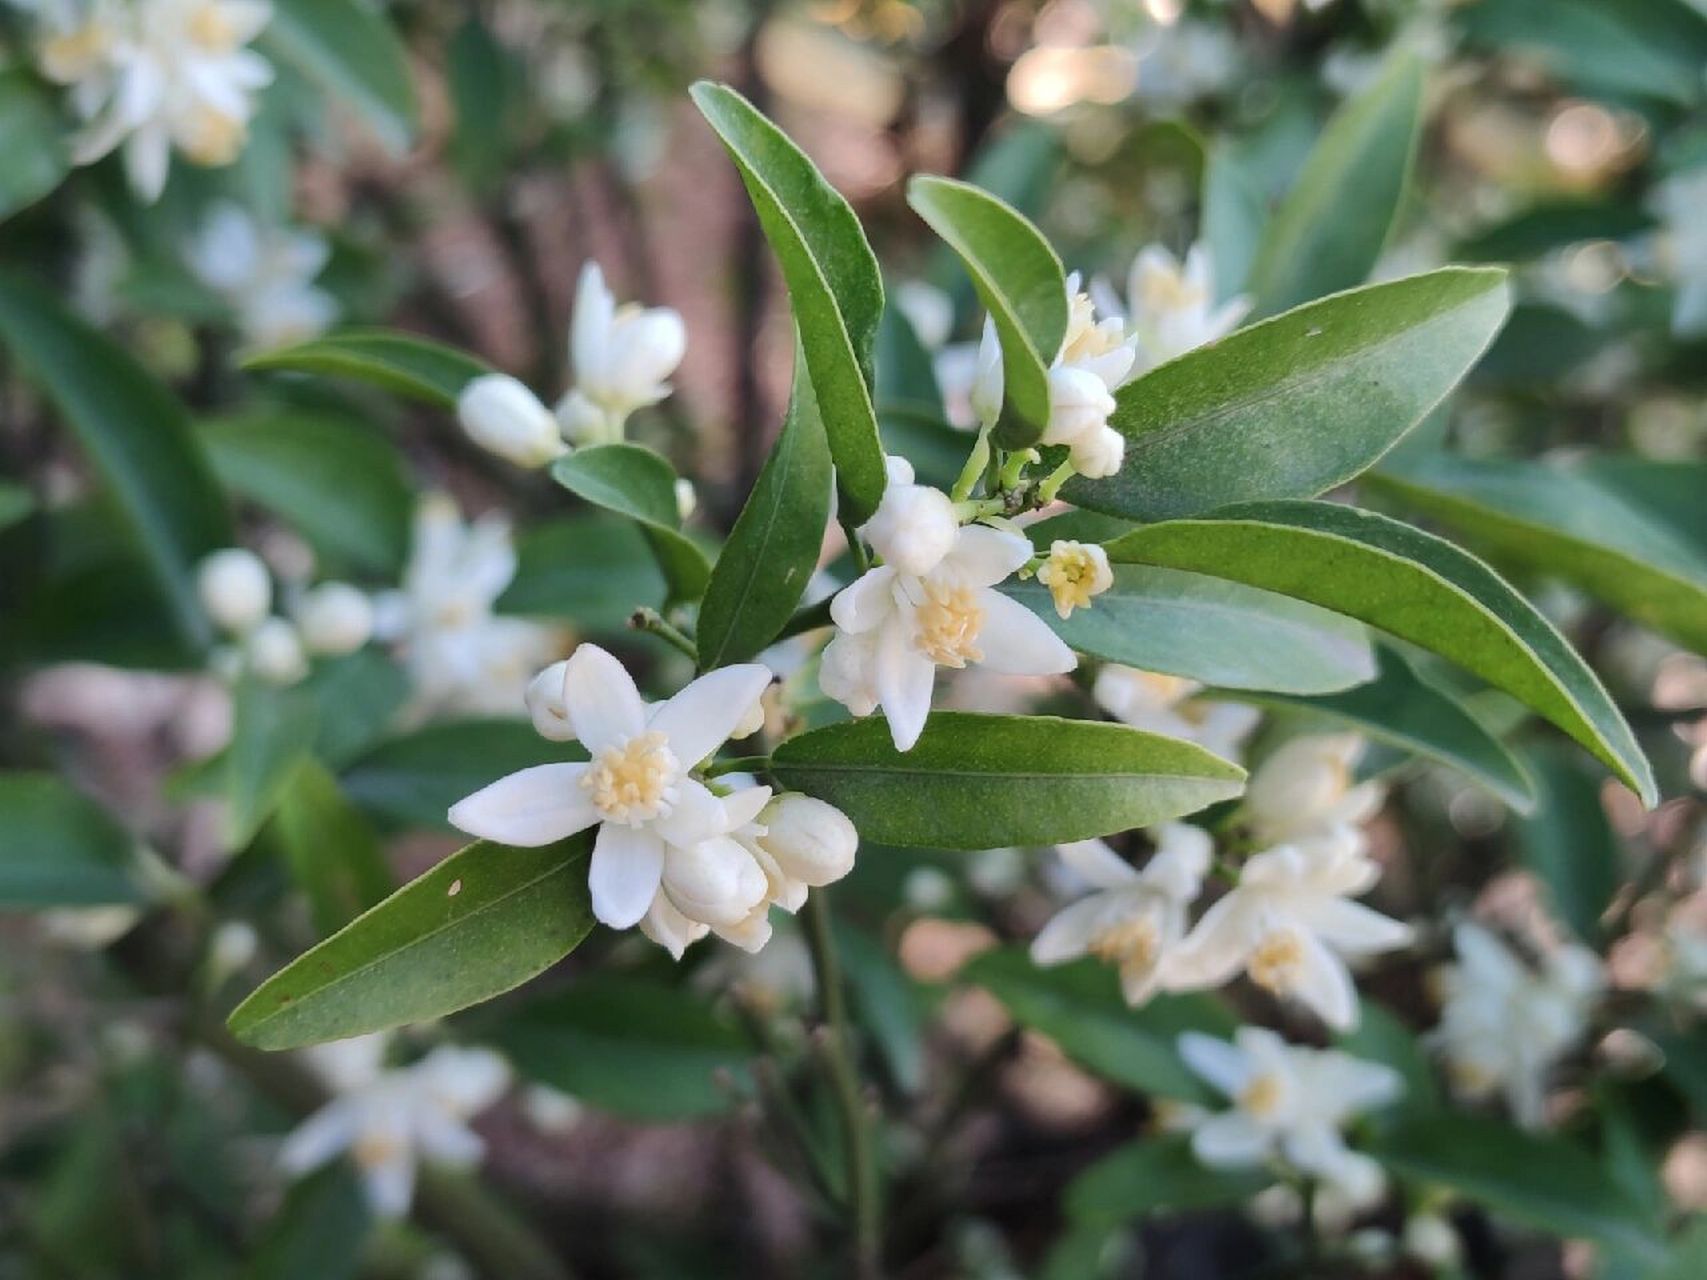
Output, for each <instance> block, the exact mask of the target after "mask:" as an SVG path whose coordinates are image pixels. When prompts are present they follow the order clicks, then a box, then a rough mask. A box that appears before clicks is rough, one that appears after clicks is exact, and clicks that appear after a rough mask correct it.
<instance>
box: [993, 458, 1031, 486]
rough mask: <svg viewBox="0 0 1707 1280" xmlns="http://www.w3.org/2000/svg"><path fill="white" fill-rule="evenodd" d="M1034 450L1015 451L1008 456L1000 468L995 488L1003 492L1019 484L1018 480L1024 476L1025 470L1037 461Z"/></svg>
mask: <svg viewBox="0 0 1707 1280" xmlns="http://www.w3.org/2000/svg"><path fill="white" fill-rule="evenodd" d="M1038 457H1039V455H1038V452H1037V450H1036V449H1015V450H1014V451H1013V452H1012V453H1010V454H1009V455H1008V460H1007V462H1006V463H1004V464H1003V466H1002V471H1001V475H1000V476H999V477H998V478H997V480H996V487H997V488H998V489H1001V490H1002V491H1003V492H1006V491H1007V490H1009V489H1011V488H1013V487H1014V486H1015V485H1017V484H1018V483H1019V478H1020V477H1021V476H1022V475H1024V474H1025V469H1026V468H1027V467H1028V466H1030V465H1031V464H1032V463H1034V462H1036V461H1037V460H1038Z"/></svg>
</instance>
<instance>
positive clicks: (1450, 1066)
mask: <svg viewBox="0 0 1707 1280" xmlns="http://www.w3.org/2000/svg"><path fill="white" fill-rule="evenodd" d="M1446 1074H1447V1075H1448V1076H1449V1077H1451V1080H1452V1083H1453V1084H1454V1085H1456V1086H1457V1088H1458V1090H1459V1092H1461V1093H1468V1094H1478V1093H1486V1092H1488V1090H1490V1089H1492V1088H1493V1087H1494V1086H1495V1085H1496V1084H1498V1083H1499V1077H1498V1076H1497V1075H1495V1074H1494V1072H1492V1071H1490V1070H1489V1069H1488V1068H1487V1067H1485V1066H1483V1065H1482V1064H1481V1063H1479V1062H1466V1061H1464V1060H1463V1059H1461V1058H1451V1059H1448V1060H1447V1063H1446Z"/></svg>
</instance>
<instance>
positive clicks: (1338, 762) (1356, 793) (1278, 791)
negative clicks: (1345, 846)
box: [1243, 733, 1384, 845]
mask: <svg viewBox="0 0 1707 1280" xmlns="http://www.w3.org/2000/svg"><path fill="white" fill-rule="evenodd" d="M1362 754H1363V739H1362V738H1360V737H1359V736H1358V735H1357V734H1355V733H1331V734H1309V735H1306V736H1304V737H1298V738H1293V739H1291V740H1290V741H1288V742H1286V743H1284V744H1282V745H1281V747H1280V748H1279V749H1278V750H1277V751H1275V752H1274V754H1273V755H1271V756H1269V757H1268V758H1267V759H1265V760H1264V761H1263V762H1262V763H1261V764H1260V765H1258V766H1257V769H1256V772H1255V774H1253V775H1252V777H1251V782H1250V786H1249V787H1247V788H1246V790H1245V798H1244V804H1243V812H1244V816H1245V821H1246V823H1247V825H1249V827H1250V829H1251V834H1252V835H1254V836H1255V837H1256V839H1257V842H1258V843H1259V844H1265V845H1267V844H1281V843H1284V842H1287V841H1297V840H1309V839H1312V838H1314V837H1316V836H1320V835H1328V834H1331V833H1334V832H1337V831H1342V830H1348V829H1351V828H1353V827H1356V826H1357V825H1358V824H1359V823H1362V822H1367V821H1368V820H1369V819H1370V818H1372V817H1374V816H1375V814H1376V812H1377V811H1378V810H1379V809H1380V808H1381V801H1382V797H1383V794H1384V789H1383V788H1382V786H1381V784H1380V783H1379V782H1373V781H1371V782H1354V781H1353V769H1354V768H1355V766H1356V764H1357V761H1358V757H1359V756H1361V755H1362Z"/></svg>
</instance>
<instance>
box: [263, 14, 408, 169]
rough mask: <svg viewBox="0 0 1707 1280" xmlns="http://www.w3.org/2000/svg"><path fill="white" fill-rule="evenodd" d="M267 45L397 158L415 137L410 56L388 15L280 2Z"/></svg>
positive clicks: (264, 35) (268, 31) (266, 34)
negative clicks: (343, 105)
mask: <svg viewBox="0 0 1707 1280" xmlns="http://www.w3.org/2000/svg"><path fill="white" fill-rule="evenodd" d="M262 39H263V43H264V45H265V46H266V47H267V48H269V49H271V50H274V51H275V52H276V53H277V54H278V55H279V56H281V57H283V58H284V59H285V60H286V61H288V62H290V63H291V64H292V65H293V66H295V67H296V69H297V70H299V71H301V72H302V73H303V75H305V76H307V77H308V78H309V79H310V80H312V81H314V82H315V83H316V84H318V85H320V86H321V87H322V88H323V89H325V90H326V91H327V92H328V93H330V94H331V95H332V96H333V97H334V98H335V99H342V100H343V101H345V102H348V103H349V104H350V105H351V106H353V107H354V108H355V109H356V110H358V111H359V112H360V113H361V115H362V118H363V119H364V120H366V121H367V123H368V125H369V126H370V127H371V128H372V130H373V132H374V135H375V136H376V137H377V138H378V139H379V140H380V141H381V142H382V143H384V144H385V146H386V148H387V149H388V150H390V151H392V152H393V153H396V154H401V153H402V152H403V151H405V150H407V148H408V146H409V142H410V139H411V138H412V137H413V136H414V133H415V124H416V120H415V114H416V109H415V88H414V85H413V83H412V82H411V80H410V78H409V55H408V52H407V51H406V50H405V49H404V47H403V42H402V41H401V40H400V39H399V38H398V36H397V32H396V31H395V30H394V29H393V28H392V25H391V20H390V19H389V18H388V17H387V16H386V14H385V12H384V11H383V10H380V9H375V8H373V7H371V6H369V5H366V4H361V3H358V2H357V0H276V2H275V3H274V5H273V19H272V21H271V22H270V23H269V24H268V25H267V29H266V31H265V33H264V34H263V37H262Z"/></svg>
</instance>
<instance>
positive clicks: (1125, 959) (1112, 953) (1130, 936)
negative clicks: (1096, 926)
mask: <svg viewBox="0 0 1707 1280" xmlns="http://www.w3.org/2000/svg"><path fill="white" fill-rule="evenodd" d="M1158 941H1160V939H1159V938H1158V936H1157V933H1156V924H1155V921H1153V920H1151V919H1150V917H1149V916H1136V917H1133V918H1131V919H1127V920H1122V921H1121V922H1120V923H1119V924H1112V925H1109V926H1108V927H1107V928H1106V929H1101V930H1099V931H1098V932H1097V934H1096V936H1095V937H1093V938H1092V939H1091V945H1090V952H1091V954H1092V955H1093V956H1095V957H1096V958H1097V959H1099V960H1102V961H1105V962H1106V963H1108V964H1120V965H1135V966H1146V965H1148V964H1149V963H1150V962H1151V961H1152V960H1154V959H1155V958H1156V944H1157V942H1158Z"/></svg>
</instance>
